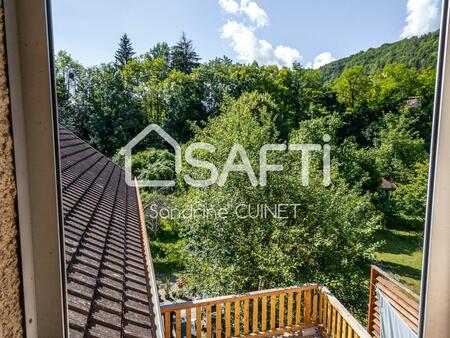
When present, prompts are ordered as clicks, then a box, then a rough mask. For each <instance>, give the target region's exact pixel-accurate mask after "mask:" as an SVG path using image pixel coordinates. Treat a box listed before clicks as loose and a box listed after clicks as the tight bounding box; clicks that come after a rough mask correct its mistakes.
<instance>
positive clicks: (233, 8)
mask: <svg viewBox="0 0 450 338" xmlns="http://www.w3.org/2000/svg"><path fill="white" fill-rule="evenodd" d="M219 5H220V7H222V9H223V10H224V11H225V12H227V13H229V14H238V13H244V14H245V15H247V17H248V18H249V19H250V20H251V21H252V22H253V23H255V24H256V26H258V27H264V26H267V25H268V23H269V17H268V15H267V13H266V11H265V10H264V9H262V8H261V7H259V6H258V4H257V3H256V2H254V1H251V0H241V1H240V3H238V2H237V1H235V0H219Z"/></svg>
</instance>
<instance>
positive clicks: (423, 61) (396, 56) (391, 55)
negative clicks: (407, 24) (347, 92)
mask: <svg viewBox="0 0 450 338" xmlns="http://www.w3.org/2000/svg"><path fill="white" fill-rule="evenodd" d="M438 45H439V31H436V32H433V33H428V34H426V35H423V36H421V37H412V38H409V39H404V40H401V41H398V42H394V43H387V44H384V45H382V46H381V47H378V48H370V49H368V50H367V51H362V52H359V53H357V54H355V55H352V56H349V57H346V58H342V59H339V60H336V61H334V62H331V63H329V64H327V65H325V66H323V67H321V68H320V72H321V74H322V77H323V79H324V80H326V81H332V80H334V79H336V78H337V77H339V75H340V74H341V73H342V71H343V70H344V69H349V68H354V67H356V66H362V67H363V69H364V73H366V74H371V73H373V72H375V71H376V70H377V69H379V68H383V67H384V66H386V65H388V64H393V63H401V64H405V65H406V66H407V67H409V68H416V69H424V68H429V67H432V68H434V67H436V61H437V52H438Z"/></svg>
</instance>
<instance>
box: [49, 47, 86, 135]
mask: <svg viewBox="0 0 450 338" xmlns="http://www.w3.org/2000/svg"><path fill="white" fill-rule="evenodd" d="M55 66H56V67H55V68H56V69H55V71H56V72H55V81H56V96H57V99H58V117H59V121H60V123H61V124H62V125H63V126H64V127H66V128H68V129H70V130H72V131H74V132H75V133H76V134H77V135H79V136H80V137H84V136H85V135H86V130H84V129H83V127H82V125H83V121H84V116H83V111H82V110H80V109H78V108H79V107H78V105H77V103H76V102H77V96H78V93H79V89H80V87H82V86H83V82H84V78H85V72H86V71H85V69H84V68H83V66H82V65H81V64H79V63H78V62H77V61H75V60H73V59H72V57H71V56H70V55H69V54H68V53H67V52H65V51H60V52H58V54H57V55H56V58H55Z"/></svg>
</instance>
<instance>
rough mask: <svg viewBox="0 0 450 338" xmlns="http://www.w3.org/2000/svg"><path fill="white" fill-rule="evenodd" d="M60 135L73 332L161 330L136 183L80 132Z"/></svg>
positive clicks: (108, 334)
mask: <svg viewBox="0 0 450 338" xmlns="http://www.w3.org/2000/svg"><path fill="white" fill-rule="evenodd" d="M59 139H60V159H61V182H62V191H63V212H64V232H65V245H66V248H65V251H66V269H67V293H68V295H67V302H68V308H69V310H68V311H69V333H70V336H71V337H72V338H74V337H75V338H77V337H153V336H154V334H153V330H152V328H153V326H154V325H153V321H152V318H153V314H152V304H151V294H150V287H149V281H148V275H147V272H146V271H147V268H146V260H145V251H144V246H143V245H144V243H143V241H144V239H143V238H142V235H141V234H142V232H141V224H140V217H139V210H138V200H137V196H136V190H135V188H133V187H129V186H128V185H127V184H126V183H125V176H124V172H123V170H122V169H121V168H119V167H118V166H117V165H115V164H114V163H113V162H112V161H110V160H109V159H108V158H106V157H105V156H103V155H102V154H101V153H99V152H98V151H96V150H95V149H94V148H92V147H91V146H89V145H88V144H87V143H85V142H84V141H82V140H81V139H80V138H78V137H77V136H75V135H74V134H73V133H71V132H69V131H68V130H66V129H64V128H60V137H59ZM145 240H146V239H145Z"/></svg>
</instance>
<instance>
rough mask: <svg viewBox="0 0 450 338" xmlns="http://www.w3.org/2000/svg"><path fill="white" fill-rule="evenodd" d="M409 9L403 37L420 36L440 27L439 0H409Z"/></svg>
mask: <svg viewBox="0 0 450 338" xmlns="http://www.w3.org/2000/svg"><path fill="white" fill-rule="evenodd" d="M407 11H408V16H407V17H406V26H405V27H403V32H402V34H401V37H402V38H409V37H412V36H420V35H422V34H425V33H428V32H430V31H432V30H434V29H436V28H438V26H439V9H438V0H408V4H407Z"/></svg>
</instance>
